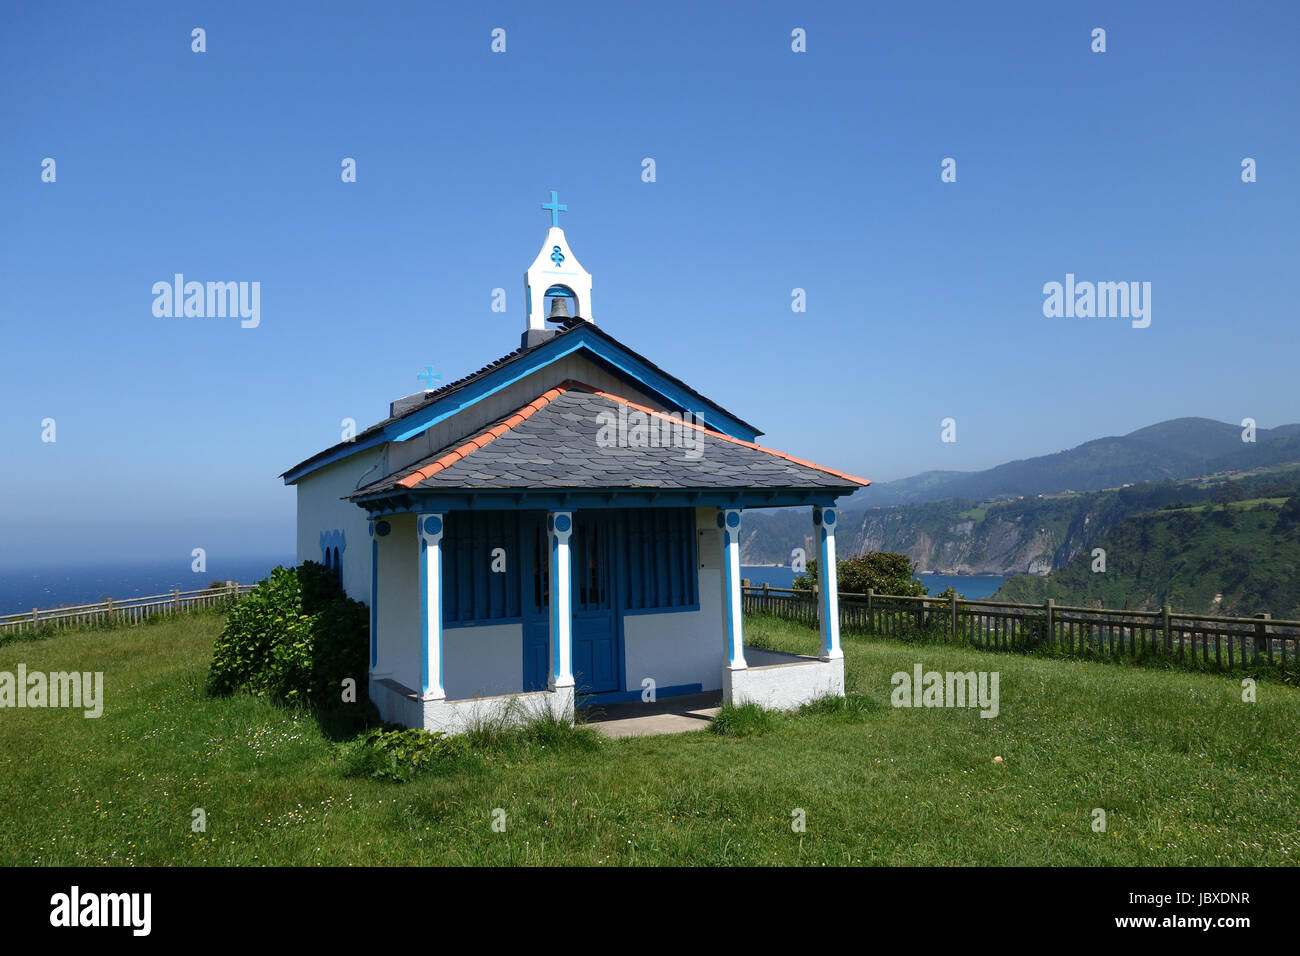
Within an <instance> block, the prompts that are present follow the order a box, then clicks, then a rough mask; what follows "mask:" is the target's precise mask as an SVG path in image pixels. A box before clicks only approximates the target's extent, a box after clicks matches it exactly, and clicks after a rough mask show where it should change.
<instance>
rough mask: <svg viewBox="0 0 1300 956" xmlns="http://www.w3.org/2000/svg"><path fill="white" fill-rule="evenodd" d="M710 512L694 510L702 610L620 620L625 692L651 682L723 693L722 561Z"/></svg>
mask: <svg viewBox="0 0 1300 956" xmlns="http://www.w3.org/2000/svg"><path fill="white" fill-rule="evenodd" d="M716 521H717V511H716V509H714V508H696V509H695V530H696V540H695V546H696V556H695V567H696V574H697V575H698V577H699V598H700V601H699V603H700V609H699V610H698V611H680V612H679V611H671V612H659V613H653V614H627V615H624V617H623V648H624V662H625V673H624V684H623V688H624V689H625V690H640V689H641V681H642V680H643V679H644V678H646V677H650V678H653V679H654V682H655V685H656V686H657V687H673V686H677V685H680V684H699V685H700V686H701V689H703V690H718V689H719V688H721V687H722V660H723V654H724V652H725V650H726V642H725V640H724V638H723V618H722V608H723V602H722V570H721V568H722V561H721V554H720V550H719V549H720V547H721V545H720V544H719V531H718V528H717V524H716Z"/></svg>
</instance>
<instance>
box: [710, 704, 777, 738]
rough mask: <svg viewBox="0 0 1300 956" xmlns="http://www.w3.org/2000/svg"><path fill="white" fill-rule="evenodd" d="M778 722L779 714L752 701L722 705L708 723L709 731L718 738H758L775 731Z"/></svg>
mask: <svg viewBox="0 0 1300 956" xmlns="http://www.w3.org/2000/svg"><path fill="white" fill-rule="evenodd" d="M780 720H781V715H780V714H779V713H777V712H776V711H774V710H765V709H764V708H763V707H761V706H759V705H758V704H756V703H754V702H753V701H750V702H748V703H745V704H723V705H722V706H721V707H719V708H718V712H717V713H716V714H714V716H713V719H712V720H711V721H709V731H710V732H711V733H715V734H717V735H718V736H719V737H758V736H762V735H763V734H766V733H770V732H771V731H773V730H775V729H776V726H777V724H778V723H779V722H780Z"/></svg>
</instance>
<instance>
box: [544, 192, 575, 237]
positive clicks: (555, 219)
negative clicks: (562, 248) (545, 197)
mask: <svg viewBox="0 0 1300 956" xmlns="http://www.w3.org/2000/svg"><path fill="white" fill-rule="evenodd" d="M542 208H543V209H547V210H550V213H551V228H552V229H557V228H559V225H560V213H562V212H568V211H569V207H568V206H567V205H566V204H565V203H562V202H560V196H559V193H557V192H556V191H555V190H554V189H552V190H551V201H550V202H548V203H547V202H544V203H542Z"/></svg>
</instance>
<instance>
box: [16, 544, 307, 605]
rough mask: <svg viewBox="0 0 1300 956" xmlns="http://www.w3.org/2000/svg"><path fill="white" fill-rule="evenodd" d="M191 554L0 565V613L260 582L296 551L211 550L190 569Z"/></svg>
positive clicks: (289, 560)
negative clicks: (235, 553)
mask: <svg viewBox="0 0 1300 956" xmlns="http://www.w3.org/2000/svg"><path fill="white" fill-rule="evenodd" d="M192 560H193V559H192V558H190V557H189V556H188V555H183V556H182V557H180V558H169V559H164V560H159V559H152V560H149V559H143V560H141V559H137V560H133V561H115V562H113V563H111V564H104V563H87V564H60V565H51V566H48V567H27V568H0V616H5V615H9V614H21V613H25V612H30V611H31V609H32V608H39V609H41V610H47V609H50V608H58V607H69V606H74V605H78V604H94V603H96V602H99V601H104V600H107V599H108V598H113V599H114V600H123V599H125V598H137V597H147V596H150V595H154V594H166V593H167V592H169V591H173V590H177V591H196V590H200V589H202V588H206V587H207V586H208V585H209V584H211V583H213V582H214V581H236V582H238V583H240V584H256V583H257V582H258V581H260V580H262V579H263V578H265V577H267V576H268V575H270V573H271V569H272V568H274V567H275V566H276V565H277V564H280V565H284V566H285V567H292V566H293V564H294V557H293V555H289V554H285V555H264V556H258V557H237V558H221V557H213V556H211V555H209V556H208V560H207V568H206V569H205V570H203V571H194V570H192V569H191V566H190V564H191V561H192Z"/></svg>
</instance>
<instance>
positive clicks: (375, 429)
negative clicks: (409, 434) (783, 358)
mask: <svg viewBox="0 0 1300 956" xmlns="http://www.w3.org/2000/svg"><path fill="white" fill-rule="evenodd" d="M576 329H586V330H588V331H589V332H594V333H596V334H597V335H598V336H600V337H601V338H603V339H606V340H607V341H609V342H610V343H612V344H613V345H616V346H617V347H618V348H620V349H623V350H624V351H625V352H627V353H628V354H629V355H631V356H633V357H634V358H636V359H638V360H640V361H641V362H644V363H645V364H646V365H647V366H649V367H650V368H651V369H653V370H654V371H655V372H658V373H659V374H660V375H663V376H664V377H665V378H667V379H668V380H669V381H671V382H673V384H675V385H678V386H680V387H681V388H683V389H685V390H686V391H687V392H689V393H690V394H691V395H693V396H695V397H696V398H698V399H699V400H700V401H701V402H703V403H704V404H705V405H709V406H711V407H712V408H715V409H717V410H718V411H720V412H722V413H723V414H724V415H726V416H728V417H729V418H732V419H735V420H736V421H738V422H740V423H741V424H742V425H744V426H745V427H746V428H749V429H752V430H753V431H754V433H755V434H757V435H761V434H763V433H762V432H761V431H759V430H758V428H756V427H755V426H753V425H751V424H750V423H749V422H747V421H745V420H744V419H743V418H741V417H740V416H739V415H735V414H733V413H732V412H729V411H727V409H725V408H723V407H722V406H721V405H719V404H718V403H717V402H714V401H711V400H710V399H708V398H706V397H705V396H703V395H701V394H700V393H699V392H697V391H696V390H695V389H693V388H691V387H690V386H689V385H687V384H686V383H685V382H683V381H682V380H681V379H679V378H678V377H677V376H675V375H672V374H671V373H669V372H666V371H665V370H664V369H662V368H660V367H659V366H658V365H656V364H655V363H654V362H652V361H650V360H649V359H648V358H646V357H645V356H644V355H641V354H640V353H638V352H636V351H635V350H633V349H631V348H628V346H626V345H624V344H623V343H622V342H620V341H619V340H618V339H616V338H614V337H613V336H612V335H610V334H609V333H608V332H603V331H601V330H600V329H599V328H598V327H597V326H595V325H593V324H592V323H590V322H585V321H583V320H581V319H573V320H571V322H570V324H569V325H568V326H567V327H565V328H564V329H561V330H560V331H559V332H558V333H557V334H556V335H554V336H552V337H551V338H549V339H546V340H545V341H543V342H540V343H538V344H537V345H534V346H532V347H531V348H518V349H515V350H514V351H513V352H507V353H506V354H505V355H503V356H501V357H500V358H499V359H496V360H495V361H492V362H489V363H488V364H487V365H484V366H483V367H482V368H481V369H479V370H478V371H477V372H472V373H470V374H469V375H466V376H465V377H464V378H460V379H457V380H456V381H454V382H448V383H447V384H446V385H443V386H440V387H439V388H435V389H433V390H432V391H429V392H426V393H425V396H424V400H423V401H419V402H416V403H413V404H411V405H409V406H407V407H405V408H403V409H402V411H401V413H400V414H397V415H389V416H388V417H387V418H385V419H384V420H383V421H381V422H376V423H375V424H374V425H371V426H370V427H369V428H366V429H365V430H364V431H362V432H360V433H359V434H357V435H356V436H355V437H353V438H352V439H351V440H350V441H344V442H338V443H336V444H334V445H331V446H330V447H329V448H326V449H324V450H323V451H319V452H317V453H316V454H314V455H312V456H311V457H310V458H305V459H303V460H302V461H300V462H298V464H296V465H294V466H293V467H292V468H290V469H288V470H287V471H285V472H284V474H283V475H281V476H280V477H281V478H283V477H284V476H285V475H289V474H292V473H293V472H295V471H297V470H298V469H300V468H302V467H304V466H306V465H310V464H312V463H314V462H316V461H320V460H323V459H325V458H327V457H328V456H329V455H330V454H332V453H333V452H335V451H337V450H338V449H340V448H343V447H345V446H347V445H354V446H359V445H360V444H361V443H363V442H364V441H365V440H366V439H367V438H370V437H371V436H373V435H376V434H378V433H379V432H382V431H383V430H384V429H385V428H386V427H388V426H389V425H391V424H393V423H394V422H397V421H400V420H401V419H403V418H406V417H407V416H408V415H411V414H413V413H414V412H417V411H419V410H420V409H422V408H425V407H427V406H429V405H431V404H432V403H434V402H437V401H441V400H442V399H444V398H446V397H447V396H448V395H451V394H452V393H454V392H457V391H459V390H461V389H462V388H464V387H465V386H467V385H470V384H472V383H474V382H477V381H478V380H479V379H481V378H483V377H484V376H486V375H489V374H491V373H492V372H495V371H496V370H497V369H499V368H501V367H502V366H506V365H509V364H511V363H512V362H515V361H518V360H519V359H521V358H522V357H523V356H525V355H528V354H529V353H531V352H534V351H536V350H537V349H539V348H542V347H544V346H547V345H550V344H551V343H552V342H554V341H555V340H556V339H560V338H563V337H564V336H566V335H568V334H569V333H571V332H573V331H575V330H576Z"/></svg>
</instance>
